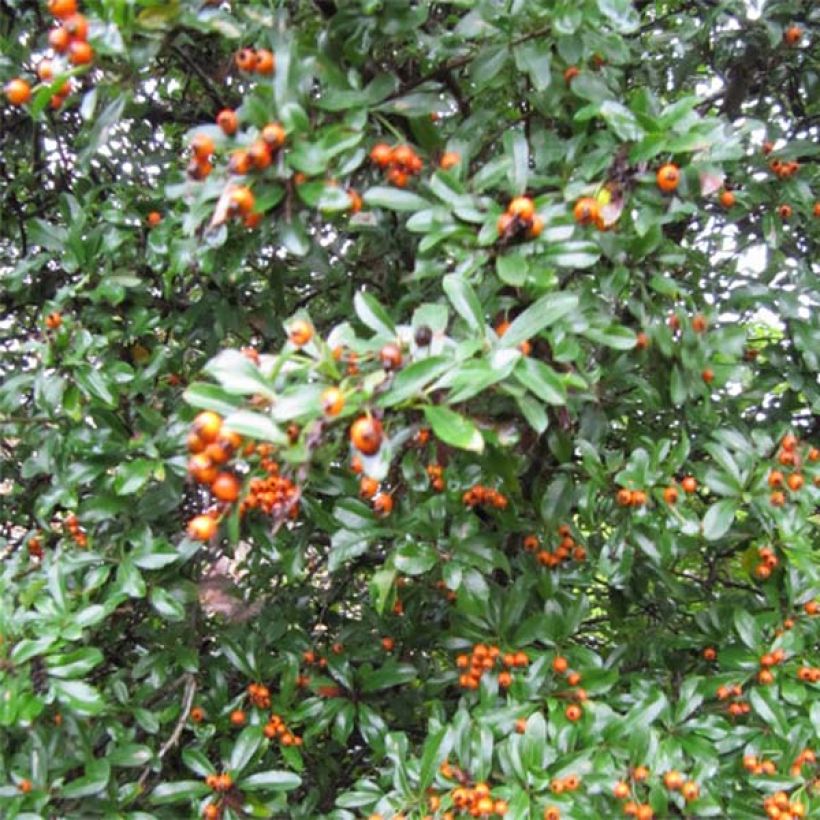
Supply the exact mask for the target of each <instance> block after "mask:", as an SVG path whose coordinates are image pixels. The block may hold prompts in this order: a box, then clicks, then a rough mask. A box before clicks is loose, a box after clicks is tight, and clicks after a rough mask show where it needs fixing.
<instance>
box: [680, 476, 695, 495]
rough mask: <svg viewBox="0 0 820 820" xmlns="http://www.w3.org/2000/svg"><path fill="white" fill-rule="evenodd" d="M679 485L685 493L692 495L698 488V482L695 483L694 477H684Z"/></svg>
mask: <svg viewBox="0 0 820 820" xmlns="http://www.w3.org/2000/svg"><path fill="white" fill-rule="evenodd" d="M680 485H681V487H683V491H684V492H686V493H693V492H695V490H697V488H698V482H697V481H695V479H694V477H692V476H690V475H688V476H686V478H684V479H683V481H681V483H680Z"/></svg>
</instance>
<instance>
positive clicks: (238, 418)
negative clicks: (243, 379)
mask: <svg viewBox="0 0 820 820" xmlns="http://www.w3.org/2000/svg"><path fill="white" fill-rule="evenodd" d="M223 424H224V427H225V429H226V430H232V431H233V432H235V433H239V435H241V436H247V437H248V438H252V439H256V440H258V441H263V442H271V443H273V444H286V443H287V441H288V437H287V436H286V435H285V433H284V432H283V431H282V430H281V429H280V428H279V427H278V426H277V425H276V424H275V423H274V422H273V420H272V419H271V418H270V417H269V416H263V415H262V414H261V413H254V412H253V411H252V410H237V411H236V412H234V413H231V414H230V415H228V416H227V417H226V418H225V421H224V423H223Z"/></svg>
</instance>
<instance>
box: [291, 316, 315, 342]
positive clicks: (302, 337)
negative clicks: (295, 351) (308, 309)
mask: <svg viewBox="0 0 820 820" xmlns="http://www.w3.org/2000/svg"><path fill="white" fill-rule="evenodd" d="M312 338H313V325H312V324H311V323H310V322H308V321H307V319H296V320H294V321H293V322H291V324H290V325H289V326H288V339H289V340H290V343H291V344H292V345H293V346H294V347H304V346H305V345H306V344H308V342H310V340H311V339H312Z"/></svg>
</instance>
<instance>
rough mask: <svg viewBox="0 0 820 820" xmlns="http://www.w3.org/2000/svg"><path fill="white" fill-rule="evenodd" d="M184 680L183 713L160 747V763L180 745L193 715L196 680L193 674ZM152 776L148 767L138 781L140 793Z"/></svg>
mask: <svg viewBox="0 0 820 820" xmlns="http://www.w3.org/2000/svg"><path fill="white" fill-rule="evenodd" d="M184 678H185V691H184V692H183V693H182V711H181V712H180V714H179V719H178V720H177V722H176V726H174V731H173V732H171V736H170V737H169V738H168V740H166V741H165V743H163V744H162V746H161V747H160V750H159V753H158V754H157V760H158V761H161V760H162V758H164V757H165V755H167V754H168V752H170V751H171V749H173V748H174V746H176V745H177V743H179V738H180V737H181V736H182V730H183V729H184V728H185V723H186V721H187V720H188V716H189V715H190V714H191V707H192V706H193V705H194V695H196V678H195V677H194V676H193V675H192V674H191V673H188V674H187V675H185V676H184ZM150 774H151V766H150V765H148V766H146V767H145V768H144V769H143V770H142V774H141V775H140V778H139V780H138V781H137V783H138V785H139V791H140V792H142V790H143V788H144V787H145V782H146V780H148V776H149V775H150Z"/></svg>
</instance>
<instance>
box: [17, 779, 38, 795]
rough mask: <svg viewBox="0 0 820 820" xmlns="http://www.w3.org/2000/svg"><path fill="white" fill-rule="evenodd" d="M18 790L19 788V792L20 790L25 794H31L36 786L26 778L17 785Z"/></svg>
mask: <svg viewBox="0 0 820 820" xmlns="http://www.w3.org/2000/svg"><path fill="white" fill-rule="evenodd" d="M17 788H18V789H19V790H20V791H21V792H22V793H23V794H28V793H29V792H30V791H31V790H32V789H33V788H34V785H33V784H32V782H31V781H30V780H29V779H28V778H27V777H24V778H23V779H22V780H21V781H20V782H19V783H18V784H17Z"/></svg>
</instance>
